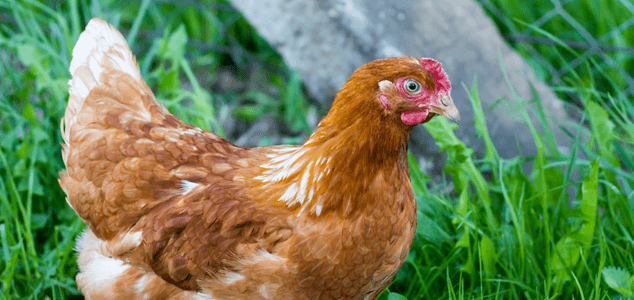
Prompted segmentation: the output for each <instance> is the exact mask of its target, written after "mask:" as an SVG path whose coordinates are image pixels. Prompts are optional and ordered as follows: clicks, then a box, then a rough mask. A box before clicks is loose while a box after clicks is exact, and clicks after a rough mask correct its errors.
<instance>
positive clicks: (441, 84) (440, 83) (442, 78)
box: [420, 58, 451, 91]
mask: <svg viewBox="0 0 634 300" xmlns="http://www.w3.org/2000/svg"><path fill="white" fill-rule="evenodd" d="M420 63H421V65H422V66H423V68H425V69H426V70H427V71H429V72H430V73H431V74H432V75H433V76H434V79H436V90H437V91H440V90H446V91H451V83H450V82H449V77H448V76H447V73H445V71H444V70H443V69H442V64H441V63H439V62H437V61H436V60H434V59H431V58H423V59H421V60H420Z"/></svg>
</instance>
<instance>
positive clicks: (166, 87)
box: [158, 69, 181, 92]
mask: <svg viewBox="0 0 634 300" xmlns="http://www.w3.org/2000/svg"><path fill="white" fill-rule="evenodd" d="M180 87H181V81H180V80H179V79H178V69H172V71H171V72H167V73H165V74H164V75H163V76H162V77H161V82H159V86H158V88H159V90H160V91H163V92H164V91H170V90H176V89H179V88H180Z"/></svg>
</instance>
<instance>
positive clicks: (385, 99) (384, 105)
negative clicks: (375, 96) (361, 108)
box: [379, 94, 390, 110]
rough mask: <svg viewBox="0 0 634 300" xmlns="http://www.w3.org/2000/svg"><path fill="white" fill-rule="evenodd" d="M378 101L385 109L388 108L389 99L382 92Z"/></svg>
mask: <svg viewBox="0 0 634 300" xmlns="http://www.w3.org/2000/svg"><path fill="white" fill-rule="evenodd" d="M379 101H381V104H383V107H385V110H390V100H389V99H388V98H387V96H386V95H384V94H381V95H379Z"/></svg>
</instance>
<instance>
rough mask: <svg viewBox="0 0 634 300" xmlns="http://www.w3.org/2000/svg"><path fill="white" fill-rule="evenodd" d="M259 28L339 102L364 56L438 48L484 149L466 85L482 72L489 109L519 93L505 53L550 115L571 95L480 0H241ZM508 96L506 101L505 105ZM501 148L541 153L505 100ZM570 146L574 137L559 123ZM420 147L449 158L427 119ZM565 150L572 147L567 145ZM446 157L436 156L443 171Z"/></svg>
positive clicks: (470, 140) (428, 52)
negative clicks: (509, 40) (535, 65)
mask: <svg viewBox="0 0 634 300" xmlns="http://www.w3.org/2000/svg"><path fill="white" fill-rule="evenodd" d="M231 2H232V4H233V5H234V6H235V7H236V8H237V9H238V10H240V11H241V12H242V13H243V14H244V15H245V16H246V18H247V19H248V20H249V22H250V23H251V24H252V25H253V26H255V28H256V29H257V30H258V32H259V33H260V34H261V35H262V36H263V37H264V38H265V39H266V40H267V41H268V42H269V43H270V44H271V45H272V46H273V47H274V48H275V49H276V50H277V51H278V52H279V53H280V54H281V55H282V56H283V58H284V60H285V61H286V62H287V64H288V65H289V66H290V67H291V68H294V69H297V70H299V71H300V72H301V74H302V78H303V80H304V83H305V85H306V87H307V89H308V91H309V93H310V95H311V96H312V97H313V98H315V99H316V100H318V101H320V102H322V103H324V104H330V103H331V101H332V99H334V96H335V94H336V92H337V91H338V90H339V88H340V87H341V86H342V85H343V84H344V83H345V82H346V80H347V79H348V78H349V77H350V75H351V74H352V72H354V70H356V69H357V68H358V67H360V66H361V65H363V64H364V63H366V62H368V61H371V60H374V59H379V58H385V57H392V56H402V55H412V56H417V57H431V58H434V59H436V60H438V61H440V62H441V63H442V64H443V68H444V69H445V71H446V72H447V74H449V78H450V80H451V82H452V84H453V91H452V97H453V99H454V101H455V102H456V105H457V106H458V109H459V110H460V114H461V118H462V121H461V123H460V127H459V129H458V130H457V135H458V136H459V137H460V138H461V139H462V140H463V141H465V142H467V144H470V145H471V146H472V147H473V148H474V150H475V151H476V153H479V154H482V152H483V151H484V144H483V143H482V142H481V141H479V140H476V139H474V134H475V127H474V126H473V110H472V108H471V105H470V103H469V97H468V94H467V92H466V91H465V89H464V87H463V85H466V86H467V87H469V88H470V87H471V85H472V82H473V80H474V77H476V76H477V80H478V90H479V94H480V98H481V100H482V102H483V105H484V109H485V111H486V109H487V108H488V107H489V106H490V105H492V104H493V103H494V102H496V100H498V99H499V98H502V97H504V98H506V99H507V100H509V101H511V103H515V101H514V100H513V94H512V92H511V89H510V88H509V86H508V85H507V83H506V81H505V79H504V76H503V72H502V69H501V66H500V62H499V58H500V57H501V58H502V60H503V62H504V66H505V68H506V70H507V74H508V75H509V77H510V82H511V85H512V86H513V88H514V90H515V92H516V93H517V94H518V95H519V96H520V97H522V98H523V99H533V98H534V97H533V92H532V90H531V88H530V85H529V80H530V82H532V84H533V85H534V87H535V89H536V91H537V93H538V94H539V96H540V99H541V101H542V105H543V106H544V109H545V111H546V112H547V113H548V114H549V115H550V116H551V118H550V120H557V121H561V120H565V119H566V118H567V115H566V113H565V111H564V107H563V105H562V103H561V102H560V101H559V100H558V99H557V97H556V96H555V94H554V93H553V92H552V91H551V90H550V89H549V88H548V87H547V86H546V85H545V84H544V83H542V82H539V81H537V80H535V78H534V74H533V72H532V70H531V69H530V67H529V66H528V64H527V63H526V62H525V61H524V60H523V59H522V57H520V56H519V55H518V54H517V53H516V52H515V51H514V50H513V49H512V48H510V47H509V46H508V45H507V44H506V43H505V42H504V40H503V39H502V37H501V36H500V34H499V32H498V30H497V28H496V26H495V24H494V23H493V22H492V21H491V20H490V19H489V18H488V17H487V16H486V15H485V13H484V11H483V10H482V8H481V7H480V5H478V4H477V3H476V2H475V1H473V0H449V1H431V0H422V1H412V0H401V1H383V0H379V1H376V0H320V1H312V0H231ZM502 106H504V105H502ZM487 125H488V127H489V130H490V133H491V136H492V139H493V142H494V144H495V145H496V146H497V148H498V151H499V154H500V156H502V157H504V158H510V157H514V156H517V155H519V153H520V151H519V150H518V148H517V145H518V144H519V145H521V148H522V149H521V151H522V153H523V154H524V155H534V154H536V147H535V143H534V141H533V138H532V136H531V134H530V132H529V130H528V128H527V126H525V125H524V124H523V119H522V118H521V116H520V115H519V114H518V113H516V112H514V111H513V110H510V109H501V108H496V109H494V110H493V111H491V113H490V114H489V115H488V119H487ZM553 129H554V130H555V132H556V137H557V139H558V142H559V143H560V146H561V147H560V148H565V145H566V143H567V140H566V139H565V138H563V136H564V135H563V134H561V132H560V131H559V130H558V128H557V126H556V125H555V124H554V123H553ZM410 149H411V150H412V152H414V154H415V155H417V156H418V157H423V158H426V160H427V161H428V162H429V161H436V162H438V160H439V159H440V156H439V153H438V147H436V145H435V143H434V142H433V140H432V139H431V137H430V135H429V133H427V132H426V130H425V129H424V127H422V126H416V129H415V130H414V132H413V135H412V140H411V144H410ZM564 150H565V149H564ZM441 165H442V164H438V163H436V164H433V163H429V164H427V168H426V169H431V168H432V166H434V167H433V170H428V171H431V172H432V174H437V173H438V172H439V171H440V170H441V169H440V167H441Z"/></svg>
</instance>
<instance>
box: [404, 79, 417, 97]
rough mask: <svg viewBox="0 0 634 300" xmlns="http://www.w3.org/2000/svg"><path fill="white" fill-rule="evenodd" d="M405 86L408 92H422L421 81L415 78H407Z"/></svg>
mask: <svg viewBox="0 0 634 300" xmlns="http://www.w3.org/2000/svg"><path fill="white" fill-rule="evenodd" d="M403 86H404V87H405V89H406V90H407V91H408V92H410V93H412V94H418V93H419V92H420V83H418V82H416V81H414V80H411V79H408V80H405V83H404V84H403Z"/></svg>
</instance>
